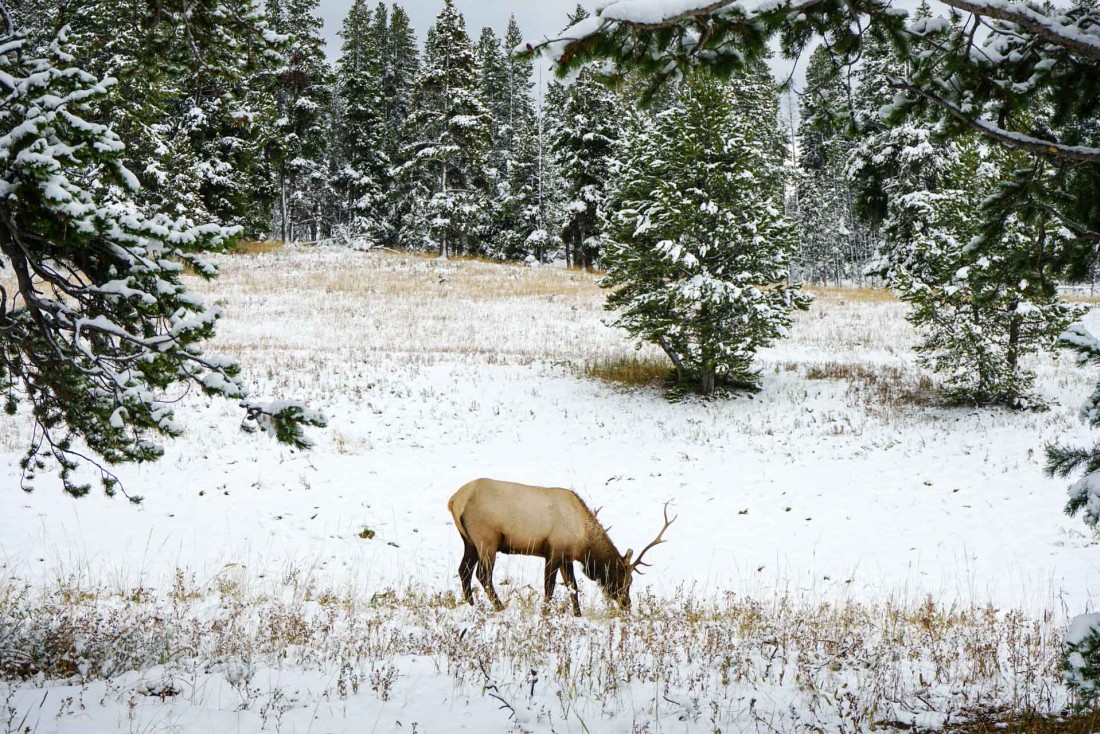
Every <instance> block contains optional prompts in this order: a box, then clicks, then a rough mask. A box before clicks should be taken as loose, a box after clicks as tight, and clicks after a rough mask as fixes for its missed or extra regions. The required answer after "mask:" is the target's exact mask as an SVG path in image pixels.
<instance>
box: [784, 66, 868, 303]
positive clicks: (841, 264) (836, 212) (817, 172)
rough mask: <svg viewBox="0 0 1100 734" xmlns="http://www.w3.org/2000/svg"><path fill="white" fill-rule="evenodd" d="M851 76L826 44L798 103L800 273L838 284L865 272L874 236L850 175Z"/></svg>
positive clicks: (809, 71)
mask: <svg viewBox="0 0 1100 734" xmlns="http://www.w3.org/2000/svg"><path fill="white" fill-rule="evenodd" d="M846 82H847V80H846V79H845V78H842V77H841V74H840V72H839V71H838V69H837V68H836V67H835V65H834V62H833V59H832V56H831V54H830V53H829V51H828V49H827V48H826V47H825V46H824V45H822V46H818V47H817V48H816V49H815V50H814V52H813V53H812V54H811V55H810V62H809V64H808V65H807V68H806V85H805V90H804V92H803V95H802V100H801V107H800V127H799V145H798V151H799V167H800V169H801V174H802V175H801V178H800V180H799V182H798V192H797V213H798V225H799V226H798V229H799V248H798V256H797V263H798V269H799V271H800V273H801V274H802V275H803V276H804V277H806V278H808V279H810V280H814V281H818V282H826V281H827V280H828V279H829V278H830V277H831V278H832V279H833V280H834V281H835V282H837V283H839V282H840V281H841V280H842V279H843V278H844V277H849V276H851V275H853V274H858V273H859V272H861V271H862V268H863V266H864V264H865V262H864V261H866V260H867V259H869V257H870V255H871V253H872V252H873V249H874V247H873V245H874V243H875V236H874V235H873V234H872V233H871V232H869V231H868V230H867V229H866V227H864V226H863V225H862V223H861V222H860V221H859V220H858V218H857V217H856V215H855V196H854V193H853V191H852V187H851V184H850V183H849V182H848V179H847V176H846V173H845V171H846V168H847V162H848V156H849V154H850V152H851V150H852V146H853V141H852V139H851V138H850V137H849V135H848V132H849V127H850V115H849V107H848V99H849V89H848V85H847V83H846Z"/></svg>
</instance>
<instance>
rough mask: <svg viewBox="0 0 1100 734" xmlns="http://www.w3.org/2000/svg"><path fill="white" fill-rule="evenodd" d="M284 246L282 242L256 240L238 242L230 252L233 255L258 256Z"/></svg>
mask: <svg viewBox="0 0 1100 734" xmlns="http://www.w3.org/2000/svg"><path fill="white" fill-rule="evenodd" d="M284 244H286V243H284V242H283V241H282V240H258V241H249V242H238V243H237V245H236V247H234V248H233V249H232V250H231V251H230V252H231V253H232V254H234V255H258V254H261V253H264V252H273V251H275V250H278V249H280V248H282V246H283V245H284Z"/></svg>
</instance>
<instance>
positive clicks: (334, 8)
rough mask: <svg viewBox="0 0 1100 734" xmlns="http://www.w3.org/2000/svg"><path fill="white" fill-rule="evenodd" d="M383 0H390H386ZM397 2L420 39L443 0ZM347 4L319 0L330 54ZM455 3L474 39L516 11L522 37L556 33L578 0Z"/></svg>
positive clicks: (501, 27) (499, 27)
mask: <svg viewBox="0 0 1100 734" xmlns="http://www.w3.org/2000/svg"><path fill="white" fill-rule="evenodd" d="M377 4H378V3H377V0H370V5H371V6H372V7H373V6H375V5H377ZM386 4H387V5H389V4H390V2H389V0H387V3H386ZM398 4H399V5H401V6H402V7H403V8H405V11H406V12H407V13H408V14H409V18H411V19H412V24H413V28H415V29H416V34H417V36H419V37H420V39H421V40H423V39H424V33H425V31H427V29H428V26H430V25H431V24H432V23H434V22H435V17H436V16H437V15H439V11H440V10H442V9H443V0H404V1H403V2H399V3H398ZM587 4H588V5H590V4H591V3H587ZM350 7H351V0H321V17H322V18H324V20H325V38H326V40H327V41H328V44H329V46H328V50H329V56H330V57H331V58H335V57H336V55H337V54H338V53H339V50H340V39H338V38H337V37H336V34H337V33H338V32H339V31H340V26H341V24H342V23H343V22H344V16H345V15H347V13H348V8H350ZM455 7H457V8H458V9H459V11H461V13H462V15H464V16H465V17H466V31H467V32H468V33H469V34H470V37H471V38H472V39H477V37H478V34H480V33H481V29H482V28H483V27H485V26H490V27H492V29H493V30H495V31H496V32H497V35H498V36H503V35H504V31H505V30H506V29H507V28H508V16H509V15H511V14H512V13H515V15H516V22H517V23H519V28H520V30H521V31H523V35H524V37H526V38H532V37H534V36H539V35H545V34H552V33H557V32H558V31H560V30H561V29H562V28H564V27H565V26H566V23H567V19H566V16H567V15H568V14H569V13H570V12H571V11H572V10H573V8H575V7H577V0H455Z"/></svg>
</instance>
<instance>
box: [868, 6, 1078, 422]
mask: <svg viewBox="0 0 1100 734" xmlns="http://www.w3.org/2000/svg"><path fill="white" fill-rule="evenodd" d="M928 28H936V29H939V30H937V31H934V33H940V34H942V33H950V32H952V31H951V24H950V22H944V21H943V19H936V18H932V16H931V12H930V11H929V9H928V6H927V5H926V4H922V5H921V6H920V8H918V11H917V13H916V15H915V18H914V21H913V32H914V34H915V35H916V36H918V37H928V35H929V31H928V30H927V29H928ZM929 40H930V39H929ZM872 61H878V58H877V57H875V56H873V57H872ZM879 63H882V64H884V65H885V64H888V63H889V62H888V61H887V60H885V59H883V60H881V61H879ZM885 89H888V87H887V85H886V83H885V82H884V81H882V79H881V78H880V77H875V76H867V77H865V81H864V83H863V84H862V85H861V87H860V89H859V93H860V95H859V96H860V97H861V98H862V99H863V100H867V101H865V102H864V105H865V106H864V112H863V113H862V114H863V115H865V121H864V123H863V127H864V128H865V129H874V128H877V131H875V132H873V133H871V134H870V135H869V136H867V137H866V138H865V139H864V140H863V141H862V142H861V143H860V145H859V146H858V147H857V149H856V151H855V152H854V154H853V157H852V167H851V170H853V171H854V172H855V173H856V174H857V176H862V177H863V178H862V180H863V182H864V183H865V184H867V183H868V182H871V183H872V184H873V186H868V187H867V188H865V189H864V192H865V194H866V201H869V202H870V207H868V208H869V209H870V210H872V211H873V210H874V209H875V208H877V207H879V206H884V207H885V219H884V221H883V234H884V245H883V250H882V252H881V253H880V257H879V259H878V260H877V262H876V263H875V265H874V267H875V271H876V272H877V273H878V274H881V275H883V276H884V277H886V278H887V280H888V282H889V283H890V285H891V287H893V288H894V289H895V290H896V291H897V292H898V295H899V296H900V297H901V298H902V300H904V301H906V302H907V303H909V304H911V306H912V310H911V311H910V312H909V314H908V315H907V317H906V318H907V319H908V320H909V321H910V322H911V323H913V324H914V325H916V326H917V327H918V328H919V329H920V331H921V336H922V339H921V342H920V344H919V345H918V347H917V349H918V351H919V352H920V353H921V362H922V364H924V365H925V366H927V367H929V368H930V369H932V370H934V371H935V372H937V373H939V374H940V375H942V376H943V377H944V388H945V392H946V394H947V396H948V397H949V398H950V399H952V400H953V401H958V402H966V403H978V404H989V403H992V404H999V405H1007V406H1013V407H1027V406H1033V405H1036V404H1038V403H1039V402H1041V401H1038V400H1037V398H1036V397H1035V396H1033V395H1031V394H1030V390H1031V386H1032V383H1033V381H1034V375H1033V373H1031V372H1030V371H1029V370H1027V369H1025V368H1023V366H1022V365H1021V361H1020V360H1021V358H1022V357H1024V356H1025V355H1027V354H1030V353H1033V352H1035V351H1038V350H1041V349H1050V348H1052V347H1053V344H1054V341H1055V339H1056V337H1057V336H1058V334H1059V333H1061V332H1062V330H1064V329H1065V327H1066V326H1067V325H1068V324H1069V323H1070V321H1072V320H1073V319H1074V318H1075V317H1076V316H1077V315H1078V314H1079V310H1078V309H1076V308H1074V307H1072V306H1069V305H1068V304H1065V303H1063V302H1061V301H1060V300H1059V299H1058V297H1057V292H1056V290H1055V287H1054V286H1055V282H1056V267H1057V266H1056V265H1055V263H1057V262H1058V261H1060V260H1061V259H1062V251H1063V250H1064V248H1065V246H1066V242H1065V238H1064V237H1062V236H1061V235H1060V234H1059V233H1058V231H1057V228H1055V227H1053V226H1051V224H1050V222H1049V219H1050V214H1049V213H1047V212H1040V211H1037V210H1033V211H1032V212H1031V213H1030V214H1028V213H1026V209H1021V210H1019V211H1017V212H1013V213H1006V215H1005V216H1004V217H1001V218H999V219H998V220H997V222H996V223H995V225H994V224H991V222H990V219H989V217H988V216H987V214H986V203H987V202H989V201H991V200H993V199H995V198H996V197H994V196H993V195H994V194H995V192H997V191H998V189H999V188H1000V187H1001V184H1000V182H1001V181H1002V180H1003V179H1006V178H1009V177H1010V176H1009V171H1011V170H1012V169H1013V168H1015V167H1018V166H1020V165H1024V164H1025V163H1026V160H1027V159H1026V157H1021V156H1020V155H1019V154H1011V155H1010V154H1008V153H1006V152H1005V151H1004V150H1001V149H997V148H990V147H989V146H988V145H982V144H980V141H979V140H978V139H976V138H975V137H974V136H973V135H972V134H970V133H965V134H962V135H955V136H946V135H944V134H943V126H942V125H938V124H935V123H934V122H933V121H930V120H922V119H921V117H920V116H919V115H910V116H908V117H907V118H906V119H905V120H903V121H900V122H899V123H898V124H896V125H894V126H892V127H885V126H884V125H883V121H882V118H881V117H878V118H877V121H876V118H874V117H872V114H871V112H870V111H869V110H868V108H869V107H870V106H873V105H874V104H877V103H878V102H879V101H881V100H882V99H883V98H885V96H886V91H885ZM882 109H883V110H885V111H886V112H887V113H889V111H890V107H889V105H887V106H884V107H883V108H882ZM868 171H870V172H871V175H870V176H867V175H866V174H867V172H868Z"/></svg>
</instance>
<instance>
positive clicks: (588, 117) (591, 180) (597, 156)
mask: <svg viewBox="0 0 1100 734" xmlns="http://www.w3.org/2000/svg"><path fill="white" fill-rule="evenodd" d="M587 17H588V11H586V10H585V9H584V8H583V7H581V6H580V5H578V6H577V8H576V10H575V11H574V13H573V14H572V15H571V16H570V17H569V20H570V24H571V25H573V24H576V23H579V22H580V21H582V20H584V19H585V18H587ZM561 91H563V92H564V94H563V95H562V97H563V99H562V101H561V102H560V103H556V104H554V105H552V106H551V105H548V107H547V112H548V122H549V130H548V133H549V138H550V147H551V150H552V151H553V152H554V155H555V157H556V159H557V165H558V170H559V173H560V176H561V180H562V182H563V184H564V186H565V197H566V201H567V203H566V205H565V206H566V219H565V223H564V226H563V230H562V239H563V240H564V242H565V260H566V264H567V265H578V266H580V267H583V268H593V267H595V266H596V265H597V263H598V262H599V260H600V240H599V234H600V222H601V221H603V219H604V214H605V204H606V200H607V186H608V183H609V181H610V179H611V175H610V171H611V165H612V161H613V159H614V157H615V155H616V154H617V144H618V141H619V137H620V134H621V132H622V124H623V123H622V120H623V118H624V117H625V116H626V110H625V104H624V103H623V102H622V101H621V100H619V99H618V98H617V97H616V95H615V94H614V92H612V91H611V90H610V89H609V88H608V87H606V86H605V85H604V84H602V83H600V82H599V81H598V80H597V79H596V77H595V75H594V74H593V72H592V71H591V70H590V69H587V68H586V69H583V70H581V72H580V74H579V75H578V76H577V78H576V79H575V80H574V81H573V83H572V84H570V85H569V86H567V87H566V86H563V87H562V89H561Z"/></svg>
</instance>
